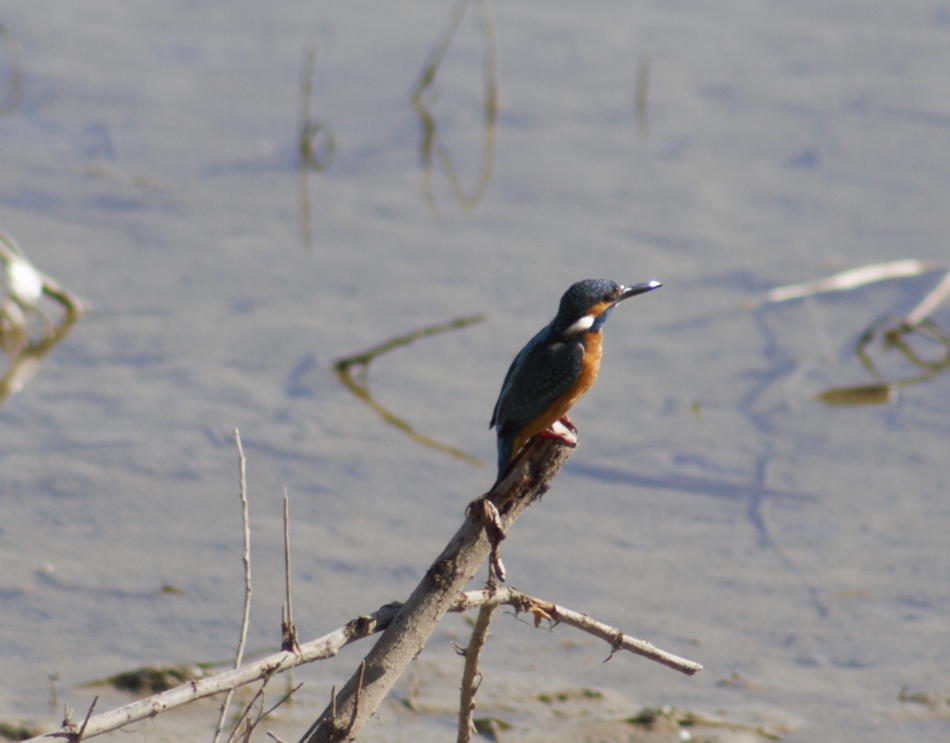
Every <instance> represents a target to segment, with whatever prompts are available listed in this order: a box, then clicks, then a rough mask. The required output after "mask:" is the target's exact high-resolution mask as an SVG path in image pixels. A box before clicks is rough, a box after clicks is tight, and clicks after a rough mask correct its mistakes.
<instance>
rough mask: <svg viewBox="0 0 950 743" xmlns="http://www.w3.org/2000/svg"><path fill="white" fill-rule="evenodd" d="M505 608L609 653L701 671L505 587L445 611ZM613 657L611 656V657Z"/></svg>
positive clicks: (464, 597)
mask: <svg viewBox="0 0 950 743" xmlns="http://www.w3.org/2000/svg"><path fill="white" fill-rule="evenodd" d="M499 604H507V605H509V606H512V607H514V608H515V610H516V611H519V612H522V611H527V612H530V613H531V614H533V615H534V625H535V627H537V626H539V625H540V624H541V622H542V621H543V620H545V619H547V620H548V621H551V622H555V623H557V622H560V623H563V624H569V625H571V626H572V627H576V628H577V629H579V630H582V631H584V632H587V633H588V634H591V635H593V636H594V637H599V638H600V639H601V640H604V641H606V642H608V643H609V644H610V646H611V648H613V651H614V652H616V651H617V650H627V651H628V652H631V653H634V654H636V655H642V656H643V657H644V658H649V659H650V660H653V661H656V662H657V663H662V664H663V665H664V666H667V667H668V668H672V669H673V670H674V671H679V672H680V673H685V674H686V675H687V676H692V675H693V674H694V673H697V672H698V671H701V670H702V668H703V667H702V665H700V664H699V663H696V662H694V661H691V660H687V659H686V658H680V657H679V656H678V655H673V654H672V653H668V652H666V651H665V650H660V649H659V648H657V647H655V646H653V645H652V644H650V643H649V642H646V641H645V640H638V639H636V638H635V637H628V636H627V635H626V634H624V632H623V631H622V630H619V629H617V628H616V627H611V626H610V625H608V624H604V623H603V622H598V621H597V620H596V619H592V618H591V617H589V616H587V615H586V614H581V613H579V612H576V611H572V610H571V609H566V608H564V607H563V606H558V605H557V604H554V603H552V602H550V601H545V600H544V599H539V598H535V597H533V596H529V595H528V594H526V593H522V592H521V591H517V590H515V589H513V588H508V587H507V586H500V587H498V588H496V589H494V590H489V589H483V590H481V591H469V592H467V593H463V594H461V596H459V598H458V600H457V601H456V603H455V605H454V606H453V607H452V608H451V609H450V610H449V611H453V612H462V611H468V610H469V609H474V608H476V607H481V606H497V605H499ZM612 654H613V653H611V655H612Z"/></svg>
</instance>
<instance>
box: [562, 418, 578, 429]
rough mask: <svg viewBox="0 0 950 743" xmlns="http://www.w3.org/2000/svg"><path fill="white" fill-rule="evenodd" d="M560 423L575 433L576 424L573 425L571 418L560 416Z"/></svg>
mask: <svg viewBox="0 0 950 743" xmlns="http://www.w3.org/2000/svg"><path fill="white" fill-rule="evenodd" d="M560 423H563V424H564V425H565V426H566V427H567V428H569V429H570V430H571V433H577V426H575V425H574V424H573V423H572V422H571V419H570V418H568V417H567V416H566V415H563V416H561V420H560Z"/></svg>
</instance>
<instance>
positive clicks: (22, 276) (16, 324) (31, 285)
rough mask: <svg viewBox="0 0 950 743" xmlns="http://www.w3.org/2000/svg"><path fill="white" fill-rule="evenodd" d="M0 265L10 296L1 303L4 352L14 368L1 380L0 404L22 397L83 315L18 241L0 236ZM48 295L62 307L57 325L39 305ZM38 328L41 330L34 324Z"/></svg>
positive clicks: (81, 306)
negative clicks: (41, 365)
mask: <svg viewBox="0 0 950 743" xmlns="http://www.w3.org/2000/svg"><path fill="white" fill-rule="evenodd" d="M0 262H2V263H3V265H4V269H5V270H4V278H5V280H6V283H5V285H6V297H5V298H3V300H2V304H0V349H2V350H3V351H4V352H5V353H6V354H7V356H9V357H10V365H9V367H8V368H7V370H6V372H5V373H4V375H3V377H2V378H0V404H3V402H4V401H5V400H6V399H7V398H8V397H9V396H10V395H12V394H14V393H15V392H19V391H20V390H21V389H22V388H23V386H24V385H25V384H26V383H27V382H28V381H29V380H30V378H31V377H32V376H33V375H34V374H35V373H36V370H37V369H38V368H39V363H40V360H41V359H42V358H43V357H44V356H45V355H46V354H47V353H49V352H50V351H51V350H52V349H53V347H54V346H56V344H57V343H59V342H60V341H61V340H62V339H63V338H64V337H65V336H66V334H67V333H68V332H69V331H70V330H71V329H72V327H73V325H75V324H76V322H78V321H79V319H80V318H81V317H82V316H83V315H84V314H85V312H86V307H85V305H84V304H83V302H82V301H81V300H80V299H79V298H78V297H75V296H74V295H72V294H71V293H70V292H68V291H66V290H65V289H63V288H62V287H61V286H60V285H59V284H57V283H56V282H55V281H53V280H52V279H51V278H49V277H48V276H45V275H43V274H42V273H40V272H39V271H37V270H36V268H34V266H33V264H32V263H30V261H29V260H28V259H27V258H26V256H25V255H24V253H23V251H22V250H21V249H20V246H19V245H17V243H16V241H15V240H14V239H13V238H12V237H10V236H9V235H7V234H6V233H4V232H2V231H0ZM44 296H48V297H50V298H51V299H53V300H54V301H55V302H57V303H59V305H60V306H61V307H62V308H63V311H64V314H63V317H62V318H61V319H60V320H59V321H58V322H54V321H52V320H51V319H50V318H49V317H47V315H46V313H45V312H44V311H43V309H42V307H41V306H40V302H41V301H42V299H43V297H44ZM34 320H38V321H39V325H40V327H39V328H37V327H36V325H37V323H36V322H33V321H34Z"/></svg>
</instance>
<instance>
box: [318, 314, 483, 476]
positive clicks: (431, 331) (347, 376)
mask: <svg viewBox="0 0 950 743" xmlns="http://www.w3.org/2000/svg"><path fill="white" fill-rule="evenodd" d="M484 319H485V315H473V316H471V317H461V318H459V319H457V320H452V321H451V322H447V323H443V324H441V325H430V326H428V327H425V328H420V329H419V330H414V331H412V332H411V333H407V334H406V335H400V336H397V337H395V338H391V339H390V340H388V341H386V342H384V343H381V344H379V345H378V346H374V347H373V348H371V349H369V350H368V351H364V352H363V353H358V354H354V355H353V356H347V357H346V358H343V359H339V360H338V361H337V362H336V363H334V364H333V369H334V371H335V372H336V376H337V378H338V379H339V380H340V381H341V382H342V383H343V384H344V385H345V386H346V388H347V389H348V390H350V392H352V393H353V394H354V395H356V396H357V397H358V398H360V400H362V401H363V402H365V403H366V404H367V405H369V406H370V407H371V408H372V409H373V410H375V411H376V412H377V413H379V414H380V415H381V416H382V418H383V420H384V421H386V422H387V423H389V424H390V425H392V426H395V427H396V428H399V429H402V430H403V431H405V432H406V433H407V434H409V436H410V438H412V440H413V441H418V442H419V443H420V444H424V445H425V446H430V447H432V448H433V449H438V450H439V451H444V452H446V453H448V454H451V455H452V456H453V457H457V458H458V459H464V460H465V461H466V462H470V463H471V464H474V465H475V466H477V467H484V466H485V463H484V462H483V461H481V460H480V459H476V458H475V457H473V456H471V455H470V454H466V453H465V452H463V451H462V450H461V449H456V448H455V447H454V446H449V445H448V444H443V443H440V442H438V441H436V440H435V439H431V438H429V437H428V436H425V435H423V434H421V433H418V432H417V431H415V430H414V429H413V428H412V426H410V425H409V424H408V423H407V422H406V421H404V420H403V419H402V418H400V417H398V416H397V415H395V414H394V413H392V412H390V411H389V410H387V409H386V408H384V407H383V406H382V405H380V404H379V403H378V402H376V400H374V399H373V396H372V395H371V394H370V391H369V381H368V380H367V374H368V372H369V365H370V362H371V361H372V360H373V359H375V358H376V357H377V356H380V355H382V354H384V353H386V352H387V351H391V350H392V349H394V348H398V347H399V346H406V345H408V344H410V343H412V342H413V341H414V340H416V339H417V338H424V337H426V336H430V335H436V334H437V333H444V332H446V331H448V330H457V329H459V328H464V327H465V326H466V325H474V324H475V323H479V322H482V321H483V320H484ZM353 367H360V373H359V381H357V380H356V379H354V378H353V374H352V369H353Z"/></svg>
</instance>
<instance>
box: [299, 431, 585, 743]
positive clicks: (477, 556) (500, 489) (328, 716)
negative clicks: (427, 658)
mask: <svg viewBox="0 0 950 743" xmlns="http://www.w3.org/2000/svg"><path fill="white" fill-rule="evenodd" d="M572 452H573V449H570V448H568V447H566V446H563V445H562V444H560V443H559V442H557V441H553V440H551V439H544V438H539V439H536V440H535V442H534V443H533V444H532V445H531V446H530V447H529V449H528V450H527V451H526V452H525V454H524V456H522V457H521V459H520V460H519V461H518V462H517V463H516V464H515V466H514V467H512V469H511V471H510V472H509V474H508V475H507V476H506V477H505V478H503V479H502V480H501V481H499V482H497V483H495V486H494V487H493V488H492V490H491V492H489V493H488V494H487V495H486V496H485V498H487V499H488V500H489V501H491V502H492V503H493V504H494V505H495V507H497V509H498V511H499V513H500V514H501V523H502V526H503V527H504V529H505V530H507V529H509V528H510V527H511V525H512V524H513V523H514V522H515V520H516V519H517V518H518V516H520V515H521V514H522V513H523V512H524V510H525V509H526V508H527V507H528V506H529V505H531V504H532V503H533V502H534V501H536V500H538V499H539V498H540V497H541V496H542V495H544V493H546V492H547V490H548V488H549V487H550V485H551V480H552V479H553V478H554V476H555V475H556V474H557V472H558V471H559V470H560V469H561V467H562V466H563V465H564V463H565V462H566V461H567V460H568V458H569V457H570V456H571V453H572ZM490 552H491V544H490V543H489V540H488V537H487V536H486V529H485V527H484V526H483V524H482V523H481V522H479V521H476V520H475V519H474V518H473V517H472V516H469V517H468V518H466V520H465V523H464V524H463V525H462V527H461V528H460V529H459V530H458V531H457V532H456V534H455V536H454V537H452V539H451V541H450V542H449V544H448V546H446V548H445V550H443V552H442V554H441V555H439V557H438V558H437V559H436V561H435V562H434V563H433V564H432V566H431V567H430V568H429V570H428V571H427V572H426V575H425V577H424V578H423V579H422V582H421V583H419V585H418V586H417V587H416V589H415V591H413V593H412V595H411V596H410V597H409V599H408V601H406V603H405V604H404V605H403V607H402V609H401V610H400V611H399V614H398V615H397V616H396V618H395V619H393V621H392V623H391V624H390V625H389V628H388V629H387V630H386V631H385V632H384V633H383V636H382V637H380V639H379V641H378V642H377V643H376V645H375V646H374V647H373V649H372V650H371V651H370V653H369V655H367V656H366V659H365V663H366V670H365V673H361V674H356V675H354V676H353V677H352V678H350V680H349V681H348V682H347V684H346V685H345V686H344V687H343V689H341V690H340V691H339V692H338V693H337V695H336V700H335V701H336V705H335V706H336V710H335V712H336V714H332V712H333V711H332V710H331V709H330V708H327V709H326V710H324V712H323V714H322V715H321V716H320V717H319V718H318V719H317V720H316V721H315V722H314V723H313V725H311V726H310V729H309V730H307V732H306V733H305V734H304V736H303V737H302V738H301V743H330V742H331V741H340V740H349V739H353V738H356V737H357V736H358V735H359V733H360V731H361V730H362V729H363V726H364V725H365V724H366V723H367V721H368V720H369V719H370V717H371V716H372V715H373V714H374V713H375V712H376V709H377V708H378V707H379V705H380V704H381V703H382V701H383V699H384V698H385V697H386V694H388V693H389V690H390V689H391V688H392V687H393V684H395V683H396V680H397V679H398V678H399V677H400V676H401V675H402V673H403V671H405V669H406V667H407V666H408V665H409V663H410V662H412V660H413V659H414V658H416V656H418V655H419V653H421V652H422V649H423V648H424V647H425V644H426V642H427V641H428V639H429V636H430V635H431V634H432V631H433V630H434V629H435V627H436V625H437V624H438V623H439V620H441V619H442V616H443V615H444V614H445V613H446V612H447V611H449V610H450V609H451V608H452V605H453V604H454V603H455V602H456V600H457V598H458V595H459V594H460V593H461V592H462V589H463V588H464V587H465V585H466V584H467V583H468V582H469V581H470V580H471V579H472V578H473V577H474V575H475V572H476V571H477V570H478V568H479V567H480V566H481V564H482V563H483V562H484V561H485V560H486V558H487V557H488V556H489V553H490ZM360 676H362V679H360V678H359V677H360ZM360 681H362V683H360ZM357 692H359V698H360V703H359V710H358V714H354V705H355V704H356V698H357ZM341 720H343V721H349V722H348V723H343V724H341V722H340V721H341Z"/></svg>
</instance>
